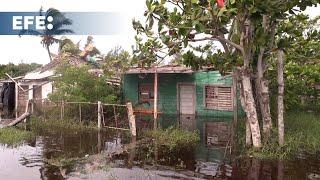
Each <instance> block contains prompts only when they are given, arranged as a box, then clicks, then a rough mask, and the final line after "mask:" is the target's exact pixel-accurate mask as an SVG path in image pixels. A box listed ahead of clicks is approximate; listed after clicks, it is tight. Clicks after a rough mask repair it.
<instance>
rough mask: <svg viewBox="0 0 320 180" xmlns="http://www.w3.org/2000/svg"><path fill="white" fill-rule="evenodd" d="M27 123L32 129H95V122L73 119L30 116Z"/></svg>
mask: <svg viewBox="0 0 320 180" xmlns="http://www.w3.org/2000/svg"><path fill="white" fill-rule="evenodd" d="M28 125H29V126H30V127H31V129H32V130H39V129H61V130H74V131H81V130H97V129H98V128H97V125H96V123H93V122H90V123H85V122H79V121H75V120H68V119H63V120H60V119H59V120H41V119H39V118H36V117H32V118H31V120H30V121H29V122H28Z"/></svg>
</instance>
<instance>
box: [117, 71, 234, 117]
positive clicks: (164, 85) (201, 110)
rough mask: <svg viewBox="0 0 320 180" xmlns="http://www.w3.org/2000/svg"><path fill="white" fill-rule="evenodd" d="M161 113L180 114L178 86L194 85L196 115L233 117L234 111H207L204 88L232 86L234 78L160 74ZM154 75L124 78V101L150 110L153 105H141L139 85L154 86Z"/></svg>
mask: <svg viewBox="0 0 320 180" xmlns="http://www.w3.org/2000/svg"><path fill="white" fill-rule="evenodd" d="M158 77H159V80H158V85H159V94H158V97H159V100H158V107H159V111H161V112H162V113H164V114H178V113H179V112H178V106H177V100H178V97H177V93H178V89H177V84H178V83H192V84H195V86H196V115H197V116H214V117H232V116H233V112H232V111H225V110H214V109H207V108H206V107H205V104H204V86H205V85H224V86H232V78H231V77H228V78H224V79H222V78H221V75H220V73H219V72H218V71H209V72H196V73H192V74H159V75H158ZM153 81H154V75H153V74H140V75H138V74H126V75H125V76H124V84H123V93H124V97H125V98H124V100H125V101H131V102H133V104H134V106H135V107H136V108H144V109H150V110H152V108H153V103H150V104H143V105H139V103H138V102H139V95H138V91H139V84H140V83H151V84H153Z"/></svg>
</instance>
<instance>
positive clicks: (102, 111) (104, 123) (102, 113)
mask: <svg viewBox="0 0 320 180" xmlns="http://www.w3.org/2000/svg"><path fill="white" fill-rule="evenodd" d="M101 115H102V122H103V126H105V125H106V122H105V120H104V110H103V106H102V105H101Z"/></svg>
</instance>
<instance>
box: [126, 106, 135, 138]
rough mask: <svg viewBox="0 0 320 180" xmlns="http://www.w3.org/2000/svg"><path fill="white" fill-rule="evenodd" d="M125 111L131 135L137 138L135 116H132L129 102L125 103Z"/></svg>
mask: <svg viewBox="0 0 320 180" xmlns="http://www.w3.org/2000/svg"><path fill="white" fill-rule="evenodd" d="M127 111H128V120H129V126H130V132H131V135H132V136H137V130H136V118H135V115H134V114H133V108H132V103H131V102H127Z"/></svg>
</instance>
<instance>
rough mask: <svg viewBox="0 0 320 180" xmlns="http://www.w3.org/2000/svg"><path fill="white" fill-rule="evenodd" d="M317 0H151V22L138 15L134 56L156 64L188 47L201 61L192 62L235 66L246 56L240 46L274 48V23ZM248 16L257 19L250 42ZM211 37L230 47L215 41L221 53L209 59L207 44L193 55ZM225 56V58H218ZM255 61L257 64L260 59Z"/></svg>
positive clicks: (255, 49) (255, 50) (148, 14)
mask: <svg viewBox="0 0 320 180" xmlns="http://www.w3.org/2000/svg"><path fill="white" fill-rule="evenodd" d="M317 3H319V0H305V1H299V0H292V1H286V2H283V1H281V0H273V1H252V0H241V1H234V0H232V1H226V3H225V6H224V7H219V6H218V5H217V3H216V1H215V0H201V1H199V0H186V1H171V0H146V6H147V10H146V12H145V13H144V15H145V17H146V18H147V22H146V24H145V25H143V24H141V23H140V22H139V21H135V20H134V21H133V28H134V29H135V30H136V31H137V36H136V47H135V49H134V57H135V58H136V59H138V60H140V61H143V62H144V63H145V64H146V65H150V64H152V63H155V62H157V61H161V60H162V59H164V58H166V57H167V56H168V55H169V56H172V55H175V54H177V53H181V54H184V53H186V55H187V56H188V57H192V60H194V61H195V62H190V61H185V63H186V65H188V66H192V67H194V68H199V67H201V65H205V64H208V63H210V62H211V63H212V64H214V63H217V64H218V63H220V64H225V63H229V64H230V65H227V66H220V67H223V68H230V67H232V65H233V66H236V65H239V61H238V58H237V56H241V55H239V53H238V51H237V50H239V51H240V48H239V46H242V47H243V48H244V49H245V48H247V49H248V50H250V51H252V53H253V54H258V53H259V51H260V48H261V47H266V48H267V51H269V50H271V49H272V48H273V47H274V41H272V39H273V38H274V30H273V29H274V28H276V25H277V23H278V22H280V21H282V20H283V19H286V18H287V17H288V16H289V15H290V14H295V13H296V12H300V10H296V9H295V8H296V7H299V8H300V9H301V10H304V9H305V8H306V7H307V6H312V5H316V4H317ZM288 12H289V13H290V14H289V13H288ZM263 15H266V16H267V17H269V19H270V21H269V22H268V23H267V26H268V28H267V29H266V30H265V29H264V27H263V26H262V22H263ZM247 20H250V22H251V26H252V32H250V33H251V34H250V36H252V37H248V36H247V37H245V38H247V39H248V38H249V39H248V40H249V41H248V42H246V43H247V44H245V45H244V44H242V43H243V42H240V41H241V39H244V38H241V35H242V34H244V33H247V31H246V29H247V28H246V22H247ZM155 29H156V31H154V30H155ZM250 38H252V39H250ZM211 41H217V42H219V43H220V44H221V45H222V46H223V49H224V51H223V52H225V53H221V52H218V51H216V49H215V48H214V47H213V46H211V48H210V49H208V50H207V52H209V53H210V52H211V54H213V53H214V54H217V55H216V56H211V57H210V58H209V61H203V60H199V59H201V58H204V59H206V54H203V52H202V50H200V51H195V52H194V54H193V55H191V53H193V52H191V51H188V50H189V48H192V44H193V43H195V42H203V43H204V44H210V43H211ZM211 44H212V43H211ZM235 45H238V47H237V46H235ZM245 46H247V47H245ZM203 48H205V47H203ZM193 50H195V49H193ZM199 54H200V55H199ZM230 55H233V56H234V57H233V58H232V59H231V61H229V59H230ZM195 56H198V57H199V58H195ZM228 56H229V57H228ZM219 58H220V59H222V60H224V61H217V59H219ZM251 63H252V64H253V65H254V63H255V61H252V62H251ZM214 65H215V66H216V64H214ZM229 70H230V69H229Z"/></svg>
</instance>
